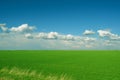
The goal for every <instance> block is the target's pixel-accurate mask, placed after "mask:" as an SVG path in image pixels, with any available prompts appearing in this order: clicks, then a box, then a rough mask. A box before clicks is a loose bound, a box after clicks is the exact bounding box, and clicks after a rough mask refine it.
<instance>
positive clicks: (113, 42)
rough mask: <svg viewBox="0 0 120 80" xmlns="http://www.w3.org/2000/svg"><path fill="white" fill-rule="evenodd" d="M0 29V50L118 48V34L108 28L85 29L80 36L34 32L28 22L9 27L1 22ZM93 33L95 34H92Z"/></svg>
mask: <svg viewBox="0 0 120 80" xmlns="http://www.w3.org/2000/svg"><path fill="white" fill-rule="evenodd" d="M0 29H1V32H0V50H17V49H18V50H23V49H27V50H39V49H54V50H55V49H57V50H58V49H60V50H64V49H65V50H66V49H68V50H81V49H87V50H89V49H97V50H99V49H104V50H107V49H108V50H111V49H115V50H116V49H117V50H118V49H120V46H119V45H120V36H119V35H118V34H114V33H112V32H111V31H108V30H97V31H96V32H95V31H92V30H85V31H84V33H83V35H82V36H80V34H79V35H72V34H61V33H59V32H48V33H47V32H36V31H35V30H36V29H37V28H36V27H35V26H29V25H28V24H22V25H20V26H18V27H11V28H7V27H6V25H2V24H1V25H0ZM93 34H95V35H94V36H92V35H93ZM84 35H86V36H84ZM89 35H91V36H89Z"/></svg>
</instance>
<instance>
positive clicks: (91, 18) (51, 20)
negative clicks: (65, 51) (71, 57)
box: [0, 0, 120, 49]
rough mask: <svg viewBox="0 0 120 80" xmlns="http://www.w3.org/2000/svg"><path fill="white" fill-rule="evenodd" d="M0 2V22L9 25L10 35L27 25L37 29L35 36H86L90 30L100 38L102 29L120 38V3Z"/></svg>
mask: <svg viewBox="0 0 120 80" xmlns="http://www.w3.org/2000/svg"><path fill="white" fill-rule="evenodd" d="M0 3H1V5H0V10H1V11H0V23H6V27H7V28H9V31H8V32H10V34H11V32H13V31H14V30H11V28H12V27H20V26H22V25H24V24H28V25H30V26H35V27H36V29H35V30H34V33H36V34H37V33H39V32H44V33H48V34H49V33H50V32H57V33H59V34H61V35H69V34H71V35H73V36H83V33H84V32H85V30H89V31H93V32H95V33H96V34H95V35H92V37H94V38H98V37H99V36H101V35H100V33H99V32H97V31H98V30H103V31H106V32H108V34H109V37H110V36H113V34H114V35H118V36H119V35H120V33H119V32H120V1H119V0H0ZM28 25H26V26H28ZM28 27H29V26H28ZM89 31H88V32H89ZM1 33H2V31H1ZM34 33H33V34H34ZM103 33H104V32H103ZM6 34H8V33H6ZM24 34H25V33H24ZM97 34H98V36H97ZM105 34H106V33H105ZM108 34H106V35H105V36H107V37H108ZM22 35H23V34H22ZM87 37H91V36H87ZM102 37H103V36H102ZM105 39H106V38H105ZM1 43H3V42H2V40H1ZM35 47H36V46H35ZM6 48H7V46H6V47H4V48H3V47H1V49H6ZM18 49H19V48H18ZM38 49H39V48H38ZM40 49H46V47H44V48H40ZM53 49H54V48H53ZM58 49H59V48H58ZM78 49H79V48H78ZM80 49H81V48H80Z"/></svg>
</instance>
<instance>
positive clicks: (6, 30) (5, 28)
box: [0, 24, 8, 32]
mask: <svg viewBox="0 0 120 80" xmlns="http://www.w3.org/2000/svg"><path fill="white" fill-rule="evenodd" d="M0 29H1V30H2V31H3V32H8V28H7V27H6V24H0Z"/></svg>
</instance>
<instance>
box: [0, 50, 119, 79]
mask: <svg viewBox="0 0 120 80" xmlns="http://www.w3.org/2000/svg"><path fill="white" fill-rule="evenodd" d="M14 69H17V70H15V71H18V72H19V73H23V72H25V71H28V70H29V73H27V74H29V75H30V74H31V72H32V71H35V74H36V76H37V75H38V74H40V73H42V76H43V78H42V79H40V78H38V79H31V78H32V77H29V78H28V76H27V78H26V79H23V80H47V78H48V77H49V76H51V77H52V78H55V77H56V79H53V80H71V79H72V80H120V51H57V50H56V51H32V50H31V51H30V50H29V51H0V77H1V80H10V79H7V78H8V77H10V78H11V80H12V79H13V78H14V76H15V75H13V74H10V71H11V70H14ZM22 71H23V72H22ZM14 73H15V72H14ZM15 74H17V73H15ZM61 75H62V77H63V76H64V79H62V77H61ZM11 76H12V77H11ZM17 76H18V75H17ZM19 76H20V75H19ZM17 78H19V77H17ZM17 78H15V80H18V79H17ZM13 80H14V79H13ZM20 80H21V79H20ZM48 80H50V79H48Z"/></svg>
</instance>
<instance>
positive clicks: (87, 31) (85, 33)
mask: <svg viewBox="0 0 120 80" xmlns="http://www.w3.org/2000/svg"><path fill="white" fill-rule="evenodd" d="M83 34H84V35H92V34H95V32H94V31H92V30H85V31H84V33H83Z"/></svg>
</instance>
